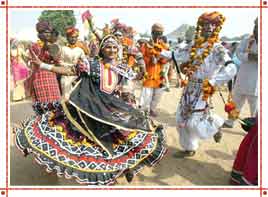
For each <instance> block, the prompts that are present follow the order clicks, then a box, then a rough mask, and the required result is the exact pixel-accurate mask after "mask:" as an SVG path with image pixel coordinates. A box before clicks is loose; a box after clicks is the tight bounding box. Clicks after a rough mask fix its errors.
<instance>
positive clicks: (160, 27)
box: [152, 23, 164, 32]
mask: <svg viewBox="0 0 268 197" xmlns="http://www.w3.org/2000/svg"><path fill="white" fill-rule="evenodd" d="M152 31H160V32H164V26H163V25H161V24H160V23H155V24H153V26H152Z"/></svg>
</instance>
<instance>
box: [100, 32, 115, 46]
mask: <svg viewBox="0 0 268 197" xmlns="http://www.w3.org/2000/svg"><path fill="white" fill-rule="evenodd" d="M108 44H113V45H115V46H116V47H117V48H119V43H118V41H117V39H116V37H115V36H114V35H107V36H105V37H104V38H103V39H102V41H101V43H100V49H103V48H105V47H106V46H107V45H108Z"/></svg>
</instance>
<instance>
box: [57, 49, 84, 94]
mask: <svg viewBox="0 0 268 197" xmlns="http://www.w3.org/2000/svg"><path fill="white" fill-rule="evenodd" d="M61 55H62V61H63V66H65V67H69V66H74V65H75V64H77V62H78V60H79V59H81V60H82V61H83V60H84V59H86V57H85V53H84V51H83V49H81V48H79V47H75V48H70V47H67V46H64V47H62V54H61ZM76 78H77V76H62V77H61V89H62V95H63V96H64V97H67V98H68V96H69V93H70V91H71V89H72V83H73V82H74V80H75V79H76Z"/></svg>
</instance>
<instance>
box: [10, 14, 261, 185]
mask: <svg viewBox="0 0 268 197" xmlns="http://www.w3.org/2000/svg"><path fill="white" fill-rule="evenodd" d="M89 16H90V17H89ZM82 18H83V21H84V22H87V23H88V24H89V25H88V27H89V31H90V32H91V35H90V39H87V40H85V41H80V40H79V39H78V38H79V30H78V29H77V28H75V27H68V28H66V34H65V36H66V41H67V43H66V45H64V46H62V45H59V43H58V37H59V33H58V32H57V31H56V29H55V27H53V26H52V25H51V23H50V22H49V21H39V22H38V23H37V24H36V31H37V35H38V38H39V40H38V42H36V43H33V44H31V45H30V46H29V48H28V50H24V52H23V54H22V53H21V52H20V51H19V44H18V41H17V40H15V39H13V40H11V69H12V71H11V72H12V76H13V80H14V89H13V100H14V101H16V100H21V99H24V98H25V95H26V93H25V92H27V94H29V95H30V96H31V97H32V99H33V110H34V112H35V116H34V117H31V118H29V119H27V120H25V122H24V124H23V127H22V128H16V129H15V133H16V139H15V141H16V145H17V147H18V148H19V149H20V150H21V151H22V152H23V153H24V155H28V154H30V153H34V155H35V159H36V161H38V163H39V164H41V165H44V166H46V169H47V171H56V172H57V175H59V176H65V177H66V178H70V177H74V178H75V179H76V180H77V181H78V182H79V183H81V184H90V185H92V184H93V185H110V184H114V183H116V179H117V177H119V176H121V175H122V176H123V175H124V176H125V177H126V179H127V181H128V182H131V181H132V179H133V177H134V175H135V174H137V173H138V172H140V171H141V170H142V168H143V167H144V166H153V165H155V164H156V163H158V162H159V161H160V160H161V159H162V158H163V157H164V155H165V153H166V152H167V148H166V144H165V129H164V127H163V126H162V125H161V124H158V123H156V121H155V120H154V118H155V117H156V116H158V114H157V111H156V109H157V106H158V104H159V101H160V99H161V96H162V95H163V92H164V91H170V84H169V80H170V78H171V76H172V73H173V72H175V73H176V75H177V80H178V88H181V89H182V96H181V99H180V101H179V102H178V108H177V113H176V117H174V119H176V124H177V131H178V134H179V140H180V141H179V143H180V145H181V148H182V149H181V150H179V151H178V152H176V153H175V154H174V155H173V156H174V157H175V158H184V157H192V156H194V155H195V154H196V152H197V151H198V146H199V142H200V140H202V139H209V138H214V140H215V142H217V143H219V142H220V141H221V138H222V131H221V129H222V128H224V127H233V122H234V121H235V120H238V119H239V120H240V121H241V122H242V124H243V125H244V127H247V130H250V131H248V134H247V136H246V137H245V140H243V142H242V144H241V147H240V149H239V152H238V156H237V159H236V160H235V164H234V168H233V171H232V174H231V177H232V183H233V184H241V185H248V184H250V185H256V184H258V157H257V156H258V153H257V150H258V144H257V142H258V140H256V139H257V133H258V132H257V122H258V121H257V120H256V119H254V118H255V117H256V116H257V111H258V110H257V99H258V93H257V89H258V36H257V35H258V21H257V19H256V21H255V26H254V31H253V34H252V35H251V36H250V37H247V38H245V39H244V40H242V41H241V42H240V43H232V44H231V45H228V46H227V45H226V43H223V42H220V38H219V33H220V31H221V28H222V26H223V25H224V21H225V17H224V16H223V15H222V14H221V13H219V12H209V13H204V14H202V15H201V16H200V17H199V18H198V20H197V24H196V31H195V35H194V38H187V41H186V42H183V41H182V40H181V39H180V40H178V46H177V47H175V48H174V49H173V48H171V47H170V46H169V44H168V43H169V42H168V40H167V37H166V36H164V26H163V25H162V24H159V23H155V24H153V25H152V27H151V39H150V40H146V39H139V40H135V39H134V35H135V31H134V29H133V28H132V27H130V26H127V25H125V24H122V23H120V22H119V20H113V21H111V25H107V24H106V26H105V27H104V28H103V30H102V32H100V31H99V30H98V29H97V28H96V27H95V24H94V21H93V18H92V17H91V14H90V13H89V11H87V12H85V13H84V14H83V17H82ZM13 50H14V52H13ZM19 57H24V58H23V62H24V64H23V63H21V60H20V58H19ZM248 73H250V75H249V74H248ZM249 77H250V80H249ZM227 83H229V92H230V93H229V97H228V100H226V101H224V102H225V103H224V106H225V111H226V112H227V114H228V119H227V120H224V118H222V117H220V116H219V115H217V114H216V113H215V112H214V111H213V106H212V105H213V104H212V100H211V99H212V97H213V94H214V92H215V91H216V87H217V86H221V85H223V84H227ZM23 84H24V85H25V84H27V86H26V87H27V88H26V89H27V91H25V90H24V89H23V86H24V85H23ZM137 85H141V95H140V98H136V94H135V89H136V86H137ZM223 100H224V98H223ZM245 100H248V102H249V103H250V109H251V117H252V118H251V119H246V120H245V119H244V120H243V119H241V118H240V116H239V112H240V111H241V109H242V106H243V104H244V103H245ZM251 127H252V128H251ZM251 130H253V131H251ZM251 144H253V145H252V146H251ZM248 158H251V162H244V161H247V160H248Z"/></svg>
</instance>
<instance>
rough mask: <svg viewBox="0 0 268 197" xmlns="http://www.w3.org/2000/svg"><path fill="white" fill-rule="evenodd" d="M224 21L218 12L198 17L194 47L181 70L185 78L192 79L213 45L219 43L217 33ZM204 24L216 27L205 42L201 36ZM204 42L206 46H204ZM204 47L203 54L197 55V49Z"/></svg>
mask: <svg viewBox="0 0 268 197" xmlns="http://www.w3.org/2000/svg"><path fill="white" fill-rule="evenodd" d="M224 21H225V17H224V16H223V15H222V14H220V13H218V12H212V13H209V14H208V13H205V14H203V15H201V16H200V17H199V19H198V22H197V27H196V32H195V40H194V45H193V46H192V48H191V52H190V60H189V61H188V62H187V64H186V65H184V68H183V71H184V72H185V73H186V76H187V77H189V78H191V77H192V75H193V74H194V73H195V72H196V70H197V69H199V68H200V65H201V64H202V63H204V60H205V59H206V57H207V56H208V55H209V54H210V52H211V50H212V48H213V45H214V43H215V42H218V41H219V33H220V31H221V29H222V25H223V23H224ZM205 23H215V24H216V25H217V27H216V28H215V30H214V31H213V32H212V35H211V37H210V38H208V39H207V40H206V39H205V38H204V37H202V36H201V32H202V29H203V25H204V24H205ZM206 42H207V46H204V44H205V43H206ZM204 47H206V48H205V49H204V50H203V53H202V54H200V55H198V54H197V51H198V49H202V48H204Z"/></svg>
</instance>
